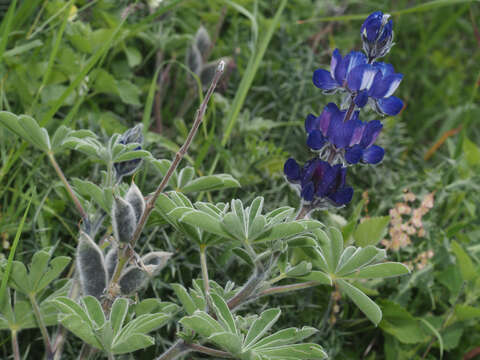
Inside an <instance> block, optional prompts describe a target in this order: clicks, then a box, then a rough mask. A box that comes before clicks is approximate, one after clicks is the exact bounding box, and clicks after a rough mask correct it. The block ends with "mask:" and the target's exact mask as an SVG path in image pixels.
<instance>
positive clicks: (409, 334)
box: [380, 301, 427, 344]
mask: <svg viewBox="0 0 480 360" xmlns="http://www.w3.org/2000/svg"><path fill="white" fill-rule="evenodd" d="M382 310H383V320H382V321H381V322H380V328H381V329H382V330H383V331H385V332H386V333H388V334H391V335H393V336H395V337H396V338H397V339H398V340H399V341H400V342H402V343H405V344H417V343H422V342H424V341H425V340H426V339H427V337H426V334H425V333H424V332H423V330H422V328H421V326H420V323H419V321H418V320H417V319H415V318H414V317H413V316H412V315H411V314H410V313H409V312H408V311H407V310H405V309H404V308H403V307H401V306H400V305H398V304H396V303H394V302H392V301H382Z"/></svg>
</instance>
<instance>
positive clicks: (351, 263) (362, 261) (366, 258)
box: [336, 245, 385, 276]
mask: <svg viewBox="0 0 480 360" xmlns="http://www.w3.org/2000/svg"><path fill="white" fill-rule="evenodd" d="M384 252H385V250H382V249H378V248H376V247H374V246H371V245H370V246H367V247H365V248H358V249H357V250H356V251H355V253H354V254H353V255H352V256H351V257H350V259H349V260H348V261H347V262H345V263H344V264H343V266H342V267H340V268H339V269H337V271H336V274H337V275H339V276H343V275H345V274H348V273H351V272H353V271H355V270H357V269H360V268H362V267H363V266H365V265H368V264H370V263H371V262H373V261H374V260H375V258H376V257H377V255H378V254H382V253H384Z"/></svg>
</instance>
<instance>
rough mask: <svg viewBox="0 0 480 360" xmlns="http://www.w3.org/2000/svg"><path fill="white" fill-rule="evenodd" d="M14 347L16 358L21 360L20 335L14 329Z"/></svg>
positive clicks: (14, 356) (15, 359)
mask: <svg viewBox="0 0 480 360" xmlns="http://www.w3.org/2000/svg"><path fill="white" fill-rule="evenodd" d="M12 349H13V358H14V360H21V359H22V357H21V356H20V348H19V346H18V337H17V331H16V330H12Z"/></svg>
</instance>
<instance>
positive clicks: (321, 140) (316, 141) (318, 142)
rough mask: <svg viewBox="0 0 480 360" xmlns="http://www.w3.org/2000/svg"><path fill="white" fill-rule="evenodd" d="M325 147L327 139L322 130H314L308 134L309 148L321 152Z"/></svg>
mask: <svg viewBox="0 0 480 360" xmlns="http://www.w3.org/2000/svg"><path fill="white" fill-rule="evenodd" d="M323 145H325V137H324V136H323V134H322V132H321V131H320V130H313V131H312V132H311V133H309V134H308V138H307V146H308V147H309V148H311V149H313V150H320V149H321V148H322V147H323Z"/></svg>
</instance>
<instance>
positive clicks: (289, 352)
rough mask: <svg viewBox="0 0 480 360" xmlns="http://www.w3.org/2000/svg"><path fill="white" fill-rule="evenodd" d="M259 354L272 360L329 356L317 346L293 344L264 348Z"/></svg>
mask: <svg viewBox="0 0 480 360" xmlns="http://www.w3.org/2000/svg"><path fill="white" fill-rule="evenodd" d="M256 352H258V353H259V354H261V355H263V356H266V357H267V358H268V359H272V360H296V359H326V358H328V355H327V354H326V353H325V351H323V349H322V347H321V346H320V345H317V344H311V343H306V344H293V345H283V346H276V347H272V348H262V349H259V350H256Z"/></svg>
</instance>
